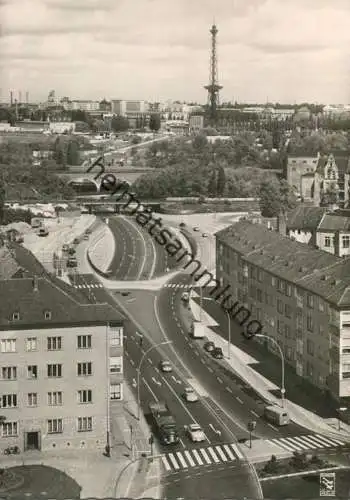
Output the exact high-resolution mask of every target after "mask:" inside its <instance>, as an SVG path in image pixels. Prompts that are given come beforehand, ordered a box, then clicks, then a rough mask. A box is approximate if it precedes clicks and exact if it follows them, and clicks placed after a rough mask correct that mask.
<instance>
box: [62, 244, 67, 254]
mask: <svg viewBox="0 0 350 500" xmlns="http://www.w3.org/2000/svg"><path fill="white" fill-rule="evenodd" d="M68 251H69V245H68V244H67V243H64V245H62V252H68Z"/></svg>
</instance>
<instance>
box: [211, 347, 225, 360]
mask: <svg viewBox="0 0 350 500" xmlns="http://www.w3.org/2000/svg"><path fill="white" fill-rule="evenodd" d="M211 355H212V356H213V358H215V359H223V357H224V354H223V352H222V349H221V347H215V348H214V349H213V350H212V351H211Z"/></svg>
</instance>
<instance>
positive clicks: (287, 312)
mask: <svg viewBox="0 0 350 500" xmlns="http://www.w3.org/2000/svg"><path fill="white" fill-rule="evenodd" d="M284 315H285V316H286V318H291V317H292V310H291V307H290V306H289V305H288V304H285V305H284Z"/></svg>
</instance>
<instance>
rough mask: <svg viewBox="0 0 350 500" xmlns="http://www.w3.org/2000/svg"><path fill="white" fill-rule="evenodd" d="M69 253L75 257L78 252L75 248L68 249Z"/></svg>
mask: <svg viewBox="0 0 350 500" xmlns="http://www.w3.org/2000/svg"><path fill="white" fill-rule="evenodd" d="M68 253H69V255H74V254H75V253H77V252H76V250H75V248H74V247H68Z"/></svg>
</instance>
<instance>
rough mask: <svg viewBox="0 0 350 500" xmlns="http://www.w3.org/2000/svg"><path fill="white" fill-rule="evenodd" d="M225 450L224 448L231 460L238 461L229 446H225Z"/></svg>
mask: <svg viewBox="0 0 350 500" xmlns="http://www.w3.org/2000/svg"><path fill="white" fill-rule="evenodd" d="M223 448H224V450H225V451H226V453H227V454H228V456H229V457H230V459H231V460H235V459H236V457H235V456H234V454H233V453H232V451H231V450H230V448H229V445H228V444H224V446H223Z"/></svg>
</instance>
